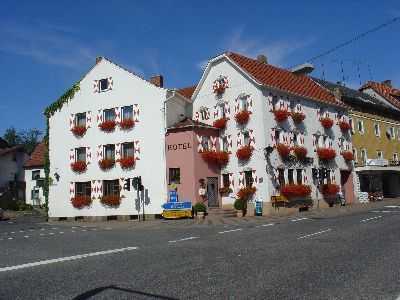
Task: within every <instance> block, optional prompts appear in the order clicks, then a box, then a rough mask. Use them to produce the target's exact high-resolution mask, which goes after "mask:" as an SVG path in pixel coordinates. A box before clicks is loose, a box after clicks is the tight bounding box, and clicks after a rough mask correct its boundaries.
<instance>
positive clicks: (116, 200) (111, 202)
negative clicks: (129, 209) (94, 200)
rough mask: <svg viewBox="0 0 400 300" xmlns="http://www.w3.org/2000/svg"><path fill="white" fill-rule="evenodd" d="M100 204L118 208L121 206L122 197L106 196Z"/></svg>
mask: <svg viewBox="0 0 400 300" xmlns="http://www.w3.org/2000/svg"><path fill="white" fill-rule="evenodd" d="M100 202H101V203H102V204H103V205H106V206H110V207H118V206H119V205H120V204H121V196H120V195H105V196H103V197H101V199H100Z"/></svg>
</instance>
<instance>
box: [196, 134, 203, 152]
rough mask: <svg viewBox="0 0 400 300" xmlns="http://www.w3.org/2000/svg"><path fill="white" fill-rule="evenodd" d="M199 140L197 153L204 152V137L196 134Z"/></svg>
mask: <svg viewBox="0 0 400 300" xmlns="http://www.w3.org/2000/svg"><path fill="white" fill-rule="evenodd" d="M196 138H197V152H203V150H204V149H203V143H202V142H203V137H202V136H201V135H198V134H196Z"/></svg>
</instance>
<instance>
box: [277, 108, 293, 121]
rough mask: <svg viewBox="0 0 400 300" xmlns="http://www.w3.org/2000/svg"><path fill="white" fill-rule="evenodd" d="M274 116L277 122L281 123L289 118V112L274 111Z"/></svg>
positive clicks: (284, 110) (282, 110)
mask: <svg viewBox="0 0 400 300" xmlns="http://www.w3.org/2000/svg"><path fill="white" fill-rule="evenodd" d="M274 115H275V120H276V121H277V122H283V121H285V120H287V118H288V117H289V116H290V112H288V111H287V110H286V109H278V110H274Z"/></svg>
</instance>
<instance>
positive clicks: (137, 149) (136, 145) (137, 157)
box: [134, 140, 140, 160]
mask: <svg viewBox="0 0 400 300" xmlns="http://www.w3.org/2000/svg"><path fill="white" fill-rule="evenodd" d="M134 148H135V149H134V156H135V160H140V142H139V140H136V141H134Z"/></svg>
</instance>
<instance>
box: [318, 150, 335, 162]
mask: <svg viewBox="0 0 400 300" xmlns="http://www.w3.org/2000/svg"><path fill="white" fill-rule="evenodd" d="M317 154H318V157H319V158H320V159H323V160H330V159H334V158H335V157H336V152H335V150H334V149H331V148H318V149H317Z"/></svg>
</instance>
